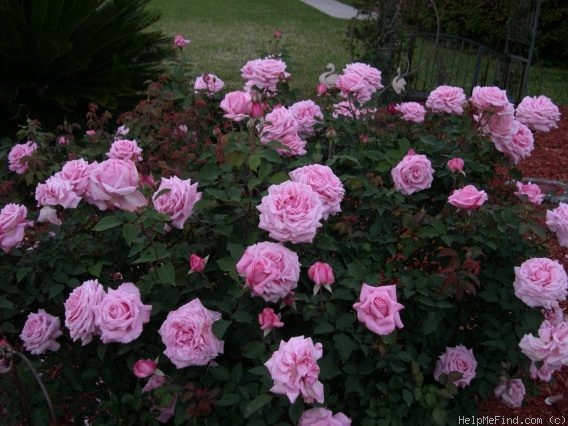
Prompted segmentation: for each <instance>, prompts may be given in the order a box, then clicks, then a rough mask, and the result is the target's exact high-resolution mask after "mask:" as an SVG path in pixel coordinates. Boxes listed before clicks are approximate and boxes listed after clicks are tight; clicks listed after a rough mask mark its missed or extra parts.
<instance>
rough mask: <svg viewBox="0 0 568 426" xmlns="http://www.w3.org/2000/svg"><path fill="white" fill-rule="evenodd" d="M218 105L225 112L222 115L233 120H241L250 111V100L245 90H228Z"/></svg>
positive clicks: (248, 114)
mask: <svg viewBox="0 0 568 426" xmlns="http://www.w3.org/2000/svg"><path fill="white" fill-rule="evenodd" d="M220 107H221V109H222V110H223V111H225V114H224V115H223V117H225V118H228V119H230V120H233V121H242V120H244V119H245V118H248V117H249V116H250V115H251V113H252V101H251V98H250V94H249V93H247V92H239V91H235V92H229V93H227V94H226V95H225V97H224V98H223V100H222V101H221V104H220Z"/></svg>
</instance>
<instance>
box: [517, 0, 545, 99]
mask: <svg viewBox="0 0 568 426" xmlns="http://www.w3.org/2000/svg"><path fill="white" fill-rule="evenodd" d="M541 3H542V0H537V2H536V10H535V13H534V18H533V27H532V34H531V45H530V47H529V55H528V58H527V66H526V67H525V72H524V73H523V84H522V91H521V95H520V96H519V99H522V98H523V97H525V96H526V94H527V91H528V87H529V73H530V70H531V65H532V58H533V55H534V45H535V42H536V33H537V30H538V18H539V16H540V5H541Z"/></svg>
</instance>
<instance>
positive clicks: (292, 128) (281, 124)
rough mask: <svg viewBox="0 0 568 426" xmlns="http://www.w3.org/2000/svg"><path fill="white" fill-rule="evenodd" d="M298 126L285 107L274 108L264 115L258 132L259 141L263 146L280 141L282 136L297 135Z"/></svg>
mask: <svg viewBox="0 0 568 426" xmlns="http://www.w3.org/2000/svg"><path fill="white" fill-rule="evenodd" d="M299 129H300V126H299V125H298V122H297V121H296V120H295V119H294V116H293V115H292V113H291V112H290V110H288V109H287V108H286V107H283V106H276V107H274V109H273V110H272V111H271V112H269V113H268V114H266V117H265V118H264V125H263V126H262V129H261V131H260V141H261V142H262V143H263V144H266V143H268V142H272V141H280V140H282V138H284V136H286V135H289V134H293V133H298V130H299Z"/></svg>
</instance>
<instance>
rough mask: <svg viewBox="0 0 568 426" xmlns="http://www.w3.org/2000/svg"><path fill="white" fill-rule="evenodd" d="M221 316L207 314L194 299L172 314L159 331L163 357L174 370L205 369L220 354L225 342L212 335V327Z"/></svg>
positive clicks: (198, 301)
mask: <svg viewBox="0 0 568 426" xmlns="http://www.w3.org/2000/svg"><path fill="white" fill-rule="evenodd" d="M220 319H221V313H219V312H215V311H210V310H209V309H207V308H205V306H203V305H202V304H201V301H200V300H199V299H193V300H191V301H190V302H189V303H186V304H185V305H183V306H182V307H180V308H178V309H177V310H175V311H171V312H170V313H169V314H168V317H167V318H166V320H165V321H164V323H163V324H162V326H161V327H160V330H159V333H160V336H161V337H162V342H163V343H164V345H166V350H165V351H164V354H165V355H166V356H167V357H168V358H169V359H170V361H172V362H173V363H174V365H175V366H176V367H177V368H184V367H187V366H190V365H207V364H209V363H210V362H211V361H212V360H214V359H215V358H216V357H217V355H219V354H222V353H223V346H224V342H223V341H222V340H219V339H218V338H217V337H216V336H215V335H214V334H213V328H212V327H213V323H214V322H215V321H218V320H220Z"/></svg>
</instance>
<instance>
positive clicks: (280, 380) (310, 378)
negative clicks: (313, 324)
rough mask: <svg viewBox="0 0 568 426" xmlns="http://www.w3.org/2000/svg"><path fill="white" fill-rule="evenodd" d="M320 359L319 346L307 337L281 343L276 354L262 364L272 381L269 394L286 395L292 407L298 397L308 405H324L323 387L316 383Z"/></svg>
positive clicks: (320, 348)
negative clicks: (315, 402)
mask: <svg viewBox="0 0 568 426" xmlns="http://www.w3.org/2000/svg"><path fill="white" fill-rule="evenodd" d="M322 356H323V347H322V344H321V343H316V344H314V342H313V341H312V339H311V338H310V337H308V338H304V336H297V337H292V338H290V340H288V341H287V342H286V341H284V340H282V341H280V347H279V348H278V350H277V351H275V352H274V353H273V354H272V356H271V357H270V359H269V360H268V361H266V362H265V363H264V365H265V366H266V368H267V369H268V371H269V372H270V376H271V377H272V380H274V386H272V388H270V391H271V392H273V393H276V394H281V395H286V396H287V397H288V399H289V400H290V402H291V403H292V404H293V403H294V402H295V401H296V399H297V398H298V396H299V395H300V394H301V395H302V398H303V399H304V402H306V403H308V404H312V403H313V402H314V401H317V402H319V403H320V404H321V403H323V401H324V394H323V384H322V383H321V382H320V381H318V376H319V372H320V369H319V366H318V364H317V360H318V359H320V358H321V357H322Z"/></svg>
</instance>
